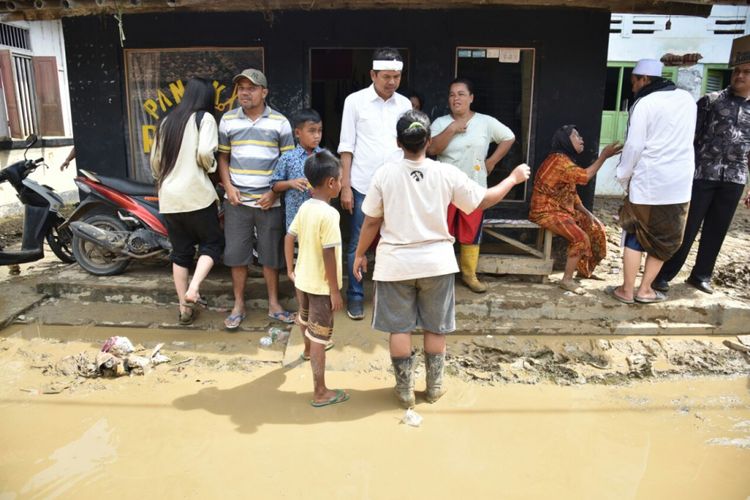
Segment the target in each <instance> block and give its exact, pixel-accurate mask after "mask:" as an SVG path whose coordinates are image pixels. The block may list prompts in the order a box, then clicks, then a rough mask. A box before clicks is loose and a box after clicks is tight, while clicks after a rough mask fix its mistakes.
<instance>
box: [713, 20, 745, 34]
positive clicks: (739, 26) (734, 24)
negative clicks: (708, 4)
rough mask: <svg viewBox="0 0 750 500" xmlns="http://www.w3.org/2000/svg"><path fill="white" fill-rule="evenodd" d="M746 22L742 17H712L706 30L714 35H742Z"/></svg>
mask: <svg viewBox="0 0 750 500" xmlns="http://www.w3.org/2000/svg"><path fill="white" fill-rule="evenodd" d="M746 24H747V20H746V19H745V18H744V17H712V18H709V28H708V30H709V31H712V32H713V33H714V35H744V34H745V28H746Z"/></svg>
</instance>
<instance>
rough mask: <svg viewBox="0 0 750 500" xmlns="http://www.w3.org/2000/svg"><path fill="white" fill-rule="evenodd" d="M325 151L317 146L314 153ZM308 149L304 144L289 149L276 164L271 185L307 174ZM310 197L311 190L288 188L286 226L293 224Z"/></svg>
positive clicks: (285, 199) (285, 196)
mask: <svg viewBox="0 0 750 500" xmlns="http://www.w3.org/2000/svg"><path fill="white" fill-rule="evenodd" d="M320 151H323V149H322V148H315V150H314V151H313V154H315V153H318V152H320ZM307 157H308V156H307V151H305V148H303V147H302V146H299V145H298V146H297V147H296V148H294V149H293V150H291V151H287V152H286V153H284V154H283V155H281V158H279V162H278V163H277V164H276V169H275V170H274V171H273V175H271V186H273V185H274V184H276V183H277V182H279V181H289V180H292V179H299V178H300V177H304V176H305V160H307ZM309 199H310V192H309V191H298V190H296V189H288V190H286V191H284V204H285V206H286V208H285V210H286V228H287V230H288V229H289V226H291V225H292V221H293V220H294V216H295V215H297V210H299V207H301V206H302V204H303V203H304V202H306V201H307V200H309Z"/></svg>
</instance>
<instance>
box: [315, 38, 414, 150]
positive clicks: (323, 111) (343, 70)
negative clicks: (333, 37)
mask: <svg viewBox="0 0 750 500" xmlns="http://www.w3.org/2000/svg"><path fill="white" fill-rule="evenodd" d="M374 50H375V47H373V48H313V49H310V82H311V89H310V96H311V99H310V101H311V106H312V108H313V109H314V110H316V111H317V112H318V113H320V116H321V117H322V118H323V139H322V140H321V143H320V145H321V147H325V148H328V149H329V150H331V151H333V152H335V151H336V150H337V149H338V146H339V136H340V135H341V117H342V115H343V112H344V100H345V99H346V97H347V96H348V95H349V94H351V93H352V92H356V91H358V90H361V89H363V88H365V87H367V86H369V85H370V84H371V83H372V80H371V79H370V70H371V69H372V53H373V51H374ZM398 50H399V52H400V53H401V57H402V58H403V60H404V71H403V72H402V74H401V85H400V86H399V91H402V90H403V89H405V88H407V86H408V82H409V73H408V68H409V51H408V50H407V49H403V48H399V49H398Z"/></svg>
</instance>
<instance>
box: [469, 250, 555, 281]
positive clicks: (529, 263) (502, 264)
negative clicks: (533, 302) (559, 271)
mask: <svg viewBox="0 0 750 500" xmlns="http://www.w3.org/2000/svg"><path fill="white" fill-rule="evenodd" d="M552 264H553V261H552V259H538V258H536V257H526V256H523V255H480V256H479V263H478V265H477V272H480V273H484V274H528V275H537V276H547V275H548V274H550V273H551V272H552Z"/></svg>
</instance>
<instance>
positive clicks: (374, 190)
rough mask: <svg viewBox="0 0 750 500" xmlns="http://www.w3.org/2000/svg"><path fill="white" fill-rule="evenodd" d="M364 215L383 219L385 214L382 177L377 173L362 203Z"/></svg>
mask: <svg viewBox="0 0 750 500" xmlns="http://www.w3.org/2000/svg"><path fill="white" fill-rule="evenodd" d="M362 213H364V214H365V215H369V216H370V217H375V218H381V217H383V215H384V214H385V209H384V207H383V190H382V188H381V187H380V176H379V175H378V174H377V173H376V174H375V176H374V177H373V178H372V182H371V183H370V189H368V190H367V196H365V199H364V201H363V202H362Z"/></svg>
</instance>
